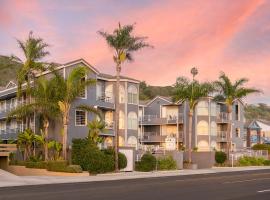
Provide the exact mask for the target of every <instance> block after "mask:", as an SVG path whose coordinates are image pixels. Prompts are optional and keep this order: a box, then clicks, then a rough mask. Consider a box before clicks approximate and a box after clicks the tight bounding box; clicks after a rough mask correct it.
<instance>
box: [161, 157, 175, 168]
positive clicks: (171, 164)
mask: <svg viewBox="0 0 270 200" xmlns="http://www.w3.org/2000/svg"><path fill="white" fill-rule="evenodd" d="M158 169H159V170H174V169H177V165H176V161H175V160H174V159H173V157H172V156H167V157H165V158H160V159H158Z"/></svg>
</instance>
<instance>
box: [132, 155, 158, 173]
mask: <svg viewBox="0 0 270 200" xmlns="http://www.w3.org/2000/svg"><path fill="white" fill-rule="evenodd" d="M156 162H157V160H156V158H155V156H153V155H152V154H150V153H146V154H144V155H143V156H142V158H141V161H139V162H137V163H136V165H135V169H136V171H142V172H149V171H153V170H154V169H155V168H156Z"/></svg>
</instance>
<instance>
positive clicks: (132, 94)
mask: <svg viewBox="0 0 270 200" xmlns="http://www.w3.org/2000/svg"><path fill="white" fill-rule="evenodd" d="M128 103H131V104H138V90H137V88H136V87H135V86H134V85H130V86H129V87H128Z"/></svg>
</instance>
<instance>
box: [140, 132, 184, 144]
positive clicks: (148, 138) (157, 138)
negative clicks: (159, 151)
mask: <svg viewBox="0 0 270 200" xmlns="http://www.w3.org/2000/svg"><path fill="white" fill-rule="evenodd" d="M167 137H174V138H176V139H178V141H179V142H181V141H183V132H182V131H180V132H179V137H178V138H177V133H166V134H164V133H163V134H160V133H157V132H144V133H143V134H142V136H141V141H142V142H165V139H166V138H167Z"/></svg>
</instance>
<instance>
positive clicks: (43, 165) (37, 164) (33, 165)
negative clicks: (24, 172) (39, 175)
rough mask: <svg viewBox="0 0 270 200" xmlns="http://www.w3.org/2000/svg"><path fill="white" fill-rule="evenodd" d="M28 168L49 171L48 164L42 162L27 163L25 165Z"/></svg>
mask: <svg viewBox="0 0 270 200" xmlns="http://www.w3.org/2000/svg"><path fill="white" fill-rule="evenodd" d="M25 167H26V168H35V169H47V162H45V161H40V162H32V161H29V162H26V164H25Z"/></svg>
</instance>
